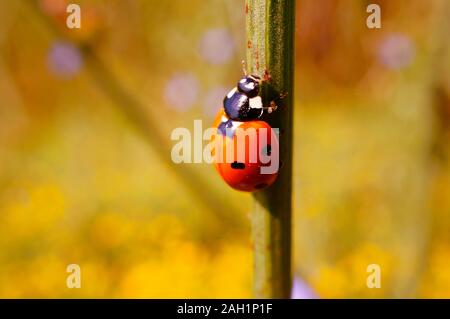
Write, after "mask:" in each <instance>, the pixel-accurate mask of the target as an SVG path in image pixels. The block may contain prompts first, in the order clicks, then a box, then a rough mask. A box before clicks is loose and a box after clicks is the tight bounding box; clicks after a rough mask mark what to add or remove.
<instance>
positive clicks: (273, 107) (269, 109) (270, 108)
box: [263, 92, 288, 114]
mask: <svg viewBox="0 0 450 319" xmlns="http://www.w3.org/2000/svg"><path fill="white" fill-rule="evenodd" d="M287 95H288V93H287V92H283V93H281V94H280V95H279V96H278V97H277V98H276V99H275V100H272V101H270V103H269V106H266V107H263V109H264V110H266V111H267V113H269V114H270V113H272V112H273V111H276V110H277V108H278V105H277V103H276V102H275V101H280V100H282V99H284V98H285V97H286V96H287Z"/></svg>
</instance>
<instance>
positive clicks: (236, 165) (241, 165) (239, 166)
mask: <svg viewBox="0 0 450 319" xmlns="http://www.w3.org/2000/svg"><path fill="white" fill-rule="evenodd" d="M231 168H232V169H245V164H244V163H239V162H233V163H231Z"/></svg>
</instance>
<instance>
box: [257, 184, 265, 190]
mask: <svg viewBox="0 0 450 319" xmlns="http://www.w3.org/2000/svg"><path fill="white" fill-rule="evenodd" d="M266 187H267V184H266V183H260V184H256V185H255V189H263V188H266Z"/></svg>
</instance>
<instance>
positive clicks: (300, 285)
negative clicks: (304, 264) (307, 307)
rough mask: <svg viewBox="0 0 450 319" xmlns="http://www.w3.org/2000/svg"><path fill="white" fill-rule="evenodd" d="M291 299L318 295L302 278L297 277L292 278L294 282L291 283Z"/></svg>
mask: <svg viewBox="0 0 450 319" xmlns="http://www.w3.org/2000/svg"><path fill="white" fill-rule="evenodd" d="M291 298H292V299H316V298H318V296H317V295H316V293H315V292H314V290H313V289H312V288H311V287H309V286H308V285H307V284H306V283H305V282H304V281H303V280H301V279H300V278H298V277H295V278H294V284H293V285H292V294H291Z"/></svg>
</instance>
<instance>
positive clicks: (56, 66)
mask: <svg viewBox="0 0 450 319" xmlns="http://www.w3.org/2000/svg"><path fill="white" fill-rule="evenodd" d="M47 62H48V67H49V69H50V71H51V72H52V73H53V74H54V75H56V76H58V77H61V78H65V79H69V78H72V77H74V76H75V75H76V74H78V72H80V69H81V67H82V66H83V57H82V55H81V52H80V50H79V49H78V48H77V47H76V46H75V45H74V44H72V43H70V42H66V41H56V42H54V43H53V44H52V46H51V47H50V49H49V51H48V55H47Z"/></svg>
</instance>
